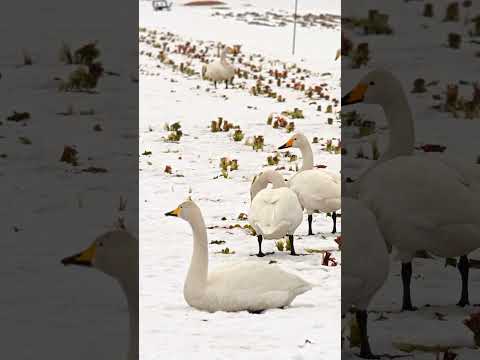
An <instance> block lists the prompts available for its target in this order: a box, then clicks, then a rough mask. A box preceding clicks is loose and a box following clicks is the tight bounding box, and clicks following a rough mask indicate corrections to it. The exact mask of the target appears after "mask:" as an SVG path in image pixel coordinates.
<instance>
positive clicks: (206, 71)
mask: <svg viewBox="0 0 480 360" xmlns="http://www.w3.org/2000/svg"><path fill="white" fill-rule="evenodd" d="M231 51H232V50H231V48H229V47H225V48H224V49H223V50H222V52H221V54H220V59H217V60H215V61H213V62H211V63H209V64H206V65H204V66H203V67H202V75H203V78H204V79H206V80H210V81H213V83H214V84H215V88H216V87H217V82H223V81H224V82H225V87H226V88H227V89H228V84H229V83H231V82H232V80H233V78H234V76H235V68H234V67H233V65H232V64H230V63H229V62H228V61H227V58H226V55H227V53H229V52H231Z"/></svg>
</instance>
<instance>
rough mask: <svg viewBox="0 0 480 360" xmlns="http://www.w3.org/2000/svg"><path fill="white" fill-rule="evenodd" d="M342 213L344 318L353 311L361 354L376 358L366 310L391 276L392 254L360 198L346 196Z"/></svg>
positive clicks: (364, 356) (361, 355)
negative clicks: (368, 332) (368, 328)
mask: <svg viewBox="0 0 480 360" xmlns="http://www.w3.org/2000/svg"><path fill="white" fill-rule="evenodd" d="M342 213H343V214H344V217H345V218H344V219H342V220H343V224H342V241H341V245H340V250H341V251H342V317H345V315H346V313H347V312H348V311H350V310H351V309H353V310H354V312H355V316H356V319H357V323H358V325H359V328H360V339H361V343H360V357H362V358H367V359H373V358H377V357H376V356H375V355H373V354H372V351H371V350H370V344H369V341H368V334H367V317H368V315H367V309H368V306H369V304H370V302H371V300H372V298H373V297H374V295H375V294H376V293H377V291H378V290H379V289H380V288H381V287H382V286H383V284H384V283H385V281H386V279H387V277H388V273H389V266H390V265H389V264H390V260H389V255H388V251H387V246H386V244H385V241H384V240H383V237H382V235H381V233H380V230H379V229H378V227H377V222H376V218H375V216H374V215H373V213H372V212H371V211H370V210H368V209H367V208H366V207H365V206H364V205H363V204H362V203H361V202H360V201H358V200H356V199H353V198H348V197H344V198H343V199H342ZM367 259H368V260H369V261H366V260H367Z"/></svg>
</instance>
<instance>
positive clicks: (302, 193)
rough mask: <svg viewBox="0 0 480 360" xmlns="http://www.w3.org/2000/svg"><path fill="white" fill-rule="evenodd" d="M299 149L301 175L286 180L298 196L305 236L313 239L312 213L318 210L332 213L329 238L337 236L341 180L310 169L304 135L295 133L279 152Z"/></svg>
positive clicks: (311, 155) (307, 144)
mask: <svg viewBox="0 0 480 360" xmlns="http://www.w3.org/2000/svg"><path fill="white" fill-rule="evenodd" d="M288 148H298V149H300V151H301V153H302V158H303V163H302V168H301V169H300V171H299V172H298V173H297V174H295V175H294V176H293V177H292V178H291V179H290V180H289V186H290V189H292V190H293V191H294V192H295V193H296V194H297V196H298V199H299V200H300V203H301V204H302V206H303V208H305V209H306V210H307V213H308V235H313V231H312V221H313V213H314V211H315V210H318V211H320V212H323V213H332V220H333V229H332V234H335V233H336V232H337V213H336V211H337V210H339V209H340V204H341V179H340V176H338V175H335V174H332V173H330V172H328V171H325V170H322V169H314V168H313V152H312V147H311V146H310V143H309V142H308V139H307V138H306V136H305V135H303V134H302V133H296V134H295V135H293V136H292V137H291V138H290V139H289V140H288V141H287V142H286V143H285V144H284V145H282V146H280V147H279V148H278V149H279V150H281V149H288Z"/></svg>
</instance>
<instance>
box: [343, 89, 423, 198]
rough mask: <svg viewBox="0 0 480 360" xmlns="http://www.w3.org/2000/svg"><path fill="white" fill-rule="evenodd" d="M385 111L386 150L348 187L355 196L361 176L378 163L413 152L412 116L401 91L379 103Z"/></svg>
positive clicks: (413, 130) (413, 131)
mask: <svg viewBox="0 0 480 360" xmlns="http://www.w3.org/2000/svg"><path fill="white" fill-rule="evenodd" d="M380 105H381V107H382V108H383V111H384V113H385V119H386V120H387V122H388V126H389V129H390V135H389V143H388V148H387V150H386V151H385V152H384V153H383V154H382V156H381V157H380V159H379V160H378V161H376V162H375V163H374V164H373V165H372V166H371V167H369V168H368V169H367V170H366V171H364V172H363V174H362V175H361V177H360V178H359V179H358V180H357V181H356V182H355V183H354V184H353V185H352V186H351V187H350V188H351V190H350V191H351V194H352V195H353V196H356V195H357V194H358V192H359V191H360V190H359V187H360V186H361V185H360V184H361V182H362V178H364V177H365V176H366V175H367V174H368V173H369V172H370V171H372V170H373V169H375V168H376V167H377V166H379V165H380V164H382V163H384V162H386V161H388V160H391V159H394V158H396V157H398V156H409V155H412V154H413V152H414V146H415V129H414V124H413V116H412V112H411V110H410V106H409V105H408V101H407V99H406V97H405V94H404V93H403V91H401V90H399V91H398V92H397V95H396V96H394V99H393V101H392V102H389V103H384V104H380Z"/></svg>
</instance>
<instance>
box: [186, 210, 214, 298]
mask: <svg viewBox="0 0 480 360" xmlns="http://www.w3.org/2000/svg"><path fill="white" fill-rule="evenodd" d="M190 226H191V227H192V231H193V255H192V260H191V262H190V268H189V270H188V274H187V279H186V280H185V287H184V294H185V298H186V300H187V302H188V301H189V298H191V297H195V296H196V295H197V294H199V293H201V292H202V291H203V290H204V289H205V287H206V285H207V277H208V240H207V230H206V228H205V222H204V220H203V217H202V214H201V213H200V211H199V213H198V214H197V216H195V217H194V218H193V219H192V220H191V221H190Z"/></svg>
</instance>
